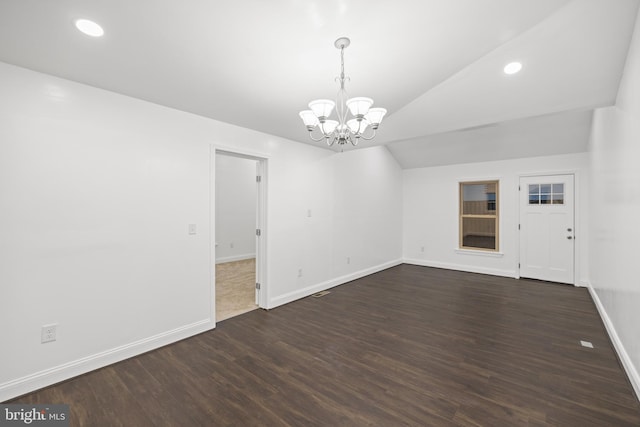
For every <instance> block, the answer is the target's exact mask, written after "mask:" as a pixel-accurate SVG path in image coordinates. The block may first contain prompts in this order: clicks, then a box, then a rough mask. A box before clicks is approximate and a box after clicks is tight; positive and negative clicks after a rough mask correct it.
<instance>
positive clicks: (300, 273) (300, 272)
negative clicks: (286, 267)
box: [298, 268, 302, 277]
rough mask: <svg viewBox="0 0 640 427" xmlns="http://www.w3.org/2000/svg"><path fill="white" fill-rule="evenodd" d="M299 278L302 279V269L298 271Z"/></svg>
mask: <svg viewBox="0 0 640 427" xmlns="http://www.w3.org/2000/svg"><path fill="white" fill-rule="evenodd" d="M298 277H302V269H301V268H299V269H298Z"/></svg>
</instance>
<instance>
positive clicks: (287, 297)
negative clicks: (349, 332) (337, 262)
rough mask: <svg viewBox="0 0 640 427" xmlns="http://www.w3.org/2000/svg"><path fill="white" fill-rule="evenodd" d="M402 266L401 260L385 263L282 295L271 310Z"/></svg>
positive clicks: (272, 305)
mask: <svg viewBox="0 0 640 427" xmlns="http://www.w3.org/2000/svg"><path fill="white" fill-rule="evenodd" d="M400 264H402V260H401V259H397V260H394V261H389V262H385V263H383V264H379V265H376V266H374V267H370V268H366V269H364V270H360V271H356V272H354V273H350V274H346V275H344V276H340V277H336V278H335V279H331V280H327V281H326V282H322V283H318V284H316V285H312V286H307V287H306V288H303V289H299V290H296V291H294V292H289V293H287V294H284V295H280V296H278V297H275V298H272V299H271V300H270V301H269V307H268V308H269V309H271V308H276V307H278V306H281V305H284V304H287V303H290V302H293V301H295V300H298V299H301V298H305V297H308V296H309V295H313V294H315V293H316V292H320V291H324V290H327V289H330V288H333V287H335V286H339V285H343V284H345V283H347V282H350V281H352V280H356V279H360V278H362V277H365V276H368V275H370V274H373V273H377V272H379V271H382V270H386V269H387V268H391V267H395V266H396V265H400Z"/></svg>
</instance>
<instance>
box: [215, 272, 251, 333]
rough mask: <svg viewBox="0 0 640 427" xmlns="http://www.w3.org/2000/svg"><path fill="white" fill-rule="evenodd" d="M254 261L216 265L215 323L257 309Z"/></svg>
mask: <svg viewBox="0 0 640 427" xmlns="http://www.w3.org/2000/svg"><path fill="white" fill-rule="evenodd" d="M255 292H256V260H255V259H247V260H243V261H234V262H225V263H223V264H216V322H219V321H221V320H225V319H228V318H230V317H234V316H237V315H239V314H242V313H246V312H248V311H251V310H255V309H256V308H258V306H257V305H256V303H255V302H256V293H255Z"/></svg>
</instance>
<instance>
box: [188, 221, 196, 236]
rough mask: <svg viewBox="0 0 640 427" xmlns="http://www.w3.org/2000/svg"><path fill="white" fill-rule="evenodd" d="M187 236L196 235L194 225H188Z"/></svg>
mask: <svg viewBox="0 0 640 427" xmlns="http://www.w3.org/2000/svg"><path fill="white" fill-rule="evenodd" d="M189 234H190V235H193V234H196V225H195V224H189Z"/></svg>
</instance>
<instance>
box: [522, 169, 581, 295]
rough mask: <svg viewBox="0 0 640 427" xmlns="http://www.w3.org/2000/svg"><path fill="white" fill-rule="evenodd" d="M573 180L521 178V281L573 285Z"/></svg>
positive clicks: (568, 178)
mask: <svg viewBox="0 0 640 427" xmlns="http://www.w3.org/2000/svg"><path fill="white" fill-rule="evenodd" d="M573 181H574V177H573V175H546V176H529V177H521V178H520V277H528V278H532V279H540V280H548V281H551V282H560V283H569V284H574V251H575V243H574V241H575V227H574V183H573Z"/></svg>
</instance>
